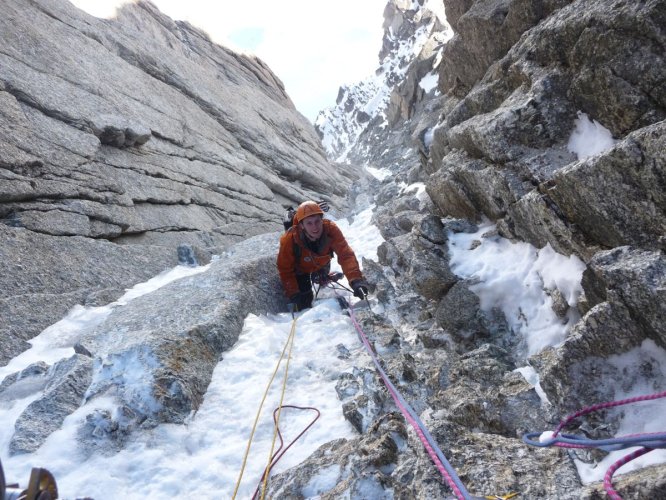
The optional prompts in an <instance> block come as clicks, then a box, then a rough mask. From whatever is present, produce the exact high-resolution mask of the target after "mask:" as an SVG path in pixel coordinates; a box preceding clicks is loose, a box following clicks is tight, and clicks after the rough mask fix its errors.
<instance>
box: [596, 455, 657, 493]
mask: <svg viewBox="0 0 666 500" xmlns="http://www.w3.org/2000/svg"><path fill="white" fill-rule="evenodd" d="M651 451H652V448H639V449H638V450H635V451H632V452H631V453H629V454H628V455H625V456H624V457H622V458H621V459H620V460H618V461H617V462H615V463H614V464H613V465H611V466H610V467H609V468H608V470H607V471H606V474H604V489H605V490H606V493H608V496H609V497H611V499H612V500H622V497H621V496H620V495H619V494H618V492H617V491H615V488H613V474H615V471H616V470H618V469H619V468H620V467H622V466H623V465H625V464H627V463H629V462H631V461H632V460H633V459H634V458H638V457H640V456H642V455H645V454H646V453H649V452H651Z"/></svg>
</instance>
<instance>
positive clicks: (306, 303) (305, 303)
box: [287, 291, 314, 312]
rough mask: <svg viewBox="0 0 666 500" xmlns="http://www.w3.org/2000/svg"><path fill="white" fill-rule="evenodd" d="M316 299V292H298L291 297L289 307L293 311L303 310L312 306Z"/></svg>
mask: <svg viewBox="0 0 666 500" xmlns="http://www.w3.org/2000/svg"><path fill="white" fill-rule="evenodd" d="M313 299H314V294H313V293H312V291H310V292H298V293H295V294H294V295H292V296H291V297H289V302H288V303H287V307H288V308H289V311H291V312H297V311H303V310H305V309H308V308H310V307H312V300H313Z"/></svg>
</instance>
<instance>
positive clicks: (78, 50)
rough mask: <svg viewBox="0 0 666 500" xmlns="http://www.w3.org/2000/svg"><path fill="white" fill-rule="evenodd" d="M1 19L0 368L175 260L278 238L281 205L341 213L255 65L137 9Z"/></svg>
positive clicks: (275, 86)
mask: <svg viewBox="0 0 666 500" xmlns="http://www.w3.org/2000/svg"><path fill="white" fill-rule="evenodd" d="M0 9H1V11H2V16H0V46H2V49H0V234H1V235H2V237H1V238H0V262H2V264H0V266H2V267H3V268H2V273H0V311H2V315H1V318H2V319H1V320H0V336H1V337H2V338H3V342H2V348H1V350H0V362H2V363H4V362H6V361H7V360H8V359H9V358H10V357H11V356H13V355H15V354H17V352H20V350H21V349H23V348H24V343H23V342H24V341H25V340H27V339H29V338H30V337H32V336H34V334H35V333H36V332H38V331H40V329H42V328H43V327H44V326H46V325H47V324H49V323H52V322H54V321H55V320H56V319H58V318H59V317H61V316H62V315H63V312H64V311H65V310H67V309H68V308H69V307H71V306H72V305H73V304H75V303H82V302H84V303H90V302H95V301H100V300H107V301H108V300H113V299H114V298H117V296H118V293H117V291H118V290H123V289H124V288H126V287H128V286H131V285H133V284H135V283H137V282H141V281H145V280H146V279H147V278H149V277H151V276H154V275H155V274H157V273H158V272H159V271H161V270H163V269H165V268H168V267H172V266H174V265H175V264H176V263H177V262H178V260H177V254H176V248H177V247H178V246H179V245H183V244H185V245H190V246H191V247H193V249H194V254H195V255H196V256H198V257H199V259H200V260H201V261H203V262H206V261H207V260H208V259H209V258H210V255H211V254H212V253H219V252H220V251H221V250H222V249H224V248H225V247H226V246H228V245H229V244H231V243H234V242H237V241H240V240H242V239H245V238H247V237H248V236H252V235H256V234H261V233H265V232H270V231H275V230H277V229H279V228H280V227H281V226H280V219H281V216H282V212H283V207H284V206H286V205H290V204H294V203H300V201H302V200H304V199H309V198H316V199H321V197H324V196H325V197H326V198H327V199H329V200H330V201H332V202H333V203H332V204H333V206H334V207H337V208H342V207H344V205H345V201H344V198H345V196H346V193H347V190H348V187H349V184H350V181H351V180H352V179H353V178H355V175H353V174H352V171H351V170H350V169H347V170H341V169H339V168H333V167H332V166H331V164H330V163H329V162H328V160H327V159H326V157H325V154H324V151H323V150H322V148H321V145H320V142H319V139H318V138H317V135H316V133H315V132H314V129H313V127H312V126H311V125H310V124H309V123H308V122H307V120H306V119H305V118H304V117H303V116H302V115H301V114H300V113H298V112H297V111H296V110H295V108H294V106H293V104H292V103H291V100H290V99H289V97H288V96H287V94H286V93H285V91H284V87H283V85H282V83H281V82H280V81H279V79H278V78H277V77H276V76H275V75H274V74H273V73H272V72H271V71H270V69H269V68H268V67H266V65H265V64H264V63H263V62H262V61H260V60H258V59H256V58H254V57H248V56H241V55H238V54H235V53H233V52H231V51H229V50H227V49H225V48H223V47H220V46H217V45H215V44H214V43H212V42H211V41H210V40H209V38H208V37H207V35H206V34H205V33H203V32H201V31H200V30H198V29H196V28H194V27H192V26H190V25H189V24H187V23H183V22H174V21H172V20H171V19H169V18H168V17H166V16H164V15H163V14H161V13H160V12H159V11H158V10H157V9H156V8H155V7H154V6H153V5H152V4H151V3H150V2H144V1H141V2H137V3H136V4H131V5H126V6H124V7H123V8H122V9H121V10H120V11H119V13H118V16H117V18H115V19H111V20H104V19H97V18H94V17H91V16H89V15H87V14H85V13H83V12H81V11H79V10H77V9H75V8H74V7H73V6H71V4H69V3H68V2H66V1H65V0H40V1H37V2H31V1H27V0H8V1H3V3H2V7H1V8H0ZM295 181H297V182H295ZM109 242H112V244H111V243H109ZM42 306H46V309H48V310H50V311H51V312H52V314H47V313H46V312H45V311H44V307H42ZM35 310H41V312H40V313H39V315H38V316H39V317H33V316H35V315H34V313H33V311H35ZM12 318H15V320H12ZM5 339H7V340H6V341H5Z"/></svg>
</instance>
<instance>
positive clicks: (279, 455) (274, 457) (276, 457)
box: [252, 405, 321, 500]
mask: <svg viewBox="0 0 666 500" xmlns="http://www.w3.org/2000/svg"><path fill="white" fill-rule="evenodd" d="M280 408H293V409H296V410H311V411H314V412H315V413H316V414H317V415H316V416H315V417H314V418H313V419H312V421H311V422H310V423H309V424H308V425H307V426H306V427H305V428H304V429H303V430H302V431H301V432H300V433H299V434H298V436H296V437H295V438H294V439H292V440H291V442H290V443H289V444H288V445H287V446H286V447H285V448H284V449H282V447H283V446H284V440H283V439H282V433H281V432H280V428H279V426H278V418H277V413H278V410H279V408H275V410H273V422H274V423H275V428H276V429H277V433H278V437H279V438H280V446H279V447H278V449H277V450H276V451H275V453H274V454H273V455H272V457H271V461H270V464H269V466H268V467H266V468H265V469H264V472H263V473H262V475H261V477H262V478H267V477H268V474H269V473H270V471H271V469H272V468H273V467H274V466H275V464H276V463H278V461H279V460H280V459H281V458H282V456H283V455H284V454H285V453H287V450H289V448H291V446H292V445H293V444H294V443H295V442H296V441H298V440H299V439H300V437H301V436H302V435H303V434H305V433H306V432H307V431H308V429H309V428H310V427H312V426H313V425H314V423H315V422H316V421H317V420H318V419H319V416H320V415H321V412H320V411H319V410H318V409H317V408H314V407H312V406H294V405H282V406H281V407H280ZM261 485H262V481H260V482H259V484H258V485H257V488H256V489H255V490H254V494H253V495H252V500H254V499H255V498H257V494H258V493H259V488H261ZM265 489H266V488H264V490H265Z"/></svg>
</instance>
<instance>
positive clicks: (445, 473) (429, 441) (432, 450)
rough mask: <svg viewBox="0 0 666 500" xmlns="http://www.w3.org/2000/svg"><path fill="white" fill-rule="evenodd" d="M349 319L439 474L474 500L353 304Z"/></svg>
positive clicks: (457, 492) (456, 491) (460, 494)
mask: <svg viewBox="0 0 666 500" xmlns="http://www.w3.org/2000/svg"><path fill="white" fill-rule="evenodd" d="M336 294H337V292H336ZM349 317H350V318H351V320H352V324H353V325H354V328H355V329H356V332H357V333H358V335H359V338H360V339H361V342H362V343H363V345H364V346H365V348H366V350H367V352H368V354H369V355H370V357H371V359H372V362H373V363H374V364H375V367H376V368H377V372H378V373H379V375H380V377H381V379H382V380H383V381H384V384H385V385H386V388H387V389H388V391H389V393H390V394H391V397H392V398H393V401H394V402H395V404H396V406H397V407H398V409H399V410H400V411H401V412H402V414H403V416H404V417H405V419H406V420H407V421H408V422H409V423H410V424H411V426H412V427H413V428H414V430H415V431H416V434H417V435H418V436H419V439H420V440H421V443H423V446H424V447H425V449H426V451H427V452H428V455H429V456H430V458H431V459H432V461H433V462H434V464H435V466H436V467H437V469H438V470H439V472H440V473H441V474H442V477H443V478H444V479H445V480H446V482H447V484H448V485H449V487H450V488H451V489H452V490H453V492H454V494H455V495H456V497H457V498H458V499H459V500H460V499H463V500H472V498H473V497H472V496H471V495H470V494H469V492H468V491H467V489H466V488H465V486H464V485H463V484H462V482H461V481H460V478H459V477H458V475H457V474H456V471H455V470H454V469H453V467H452V466H451V464H450V463H449V461H448V460H447V459H446V457H445V456H444V454H443V453H442V450H440V449H439V446H438V445H437V442H436V441H435V439H434V438H433V437H432V436H431V435H430V432H428V429H427V428H426V426H425V425H424V424H423V422H422V421H421V419H420V418H419V417H418V416H417V415H416V413H415V412H414V410H413V409H412V408H411V406H410V405H409V403H407V401H405V399H404V398H403V397H402V395H401V394H400V392H399V391H398V390H397V389H396V387H395V386H394V385H393V383H392V382H391V381H390V380H389V378H388V375H387V374H386V372H385V371H384V369H383V368H382V366H381V364H380V363H379V359H378V358H377V356H376V354H375V353H374V351H373V349H372V346H371V345H370V342H369V341H368V338H367V336H366V335H365V332H363V328H361V325H360V324H359V322H358V321H357V319H356V315H355V314H354V306H352V305H351V304H349Z"/></svg>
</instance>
